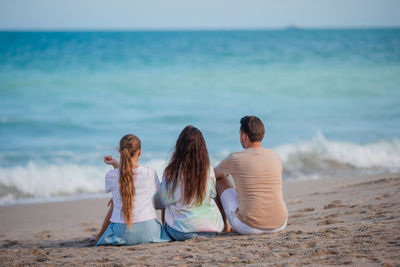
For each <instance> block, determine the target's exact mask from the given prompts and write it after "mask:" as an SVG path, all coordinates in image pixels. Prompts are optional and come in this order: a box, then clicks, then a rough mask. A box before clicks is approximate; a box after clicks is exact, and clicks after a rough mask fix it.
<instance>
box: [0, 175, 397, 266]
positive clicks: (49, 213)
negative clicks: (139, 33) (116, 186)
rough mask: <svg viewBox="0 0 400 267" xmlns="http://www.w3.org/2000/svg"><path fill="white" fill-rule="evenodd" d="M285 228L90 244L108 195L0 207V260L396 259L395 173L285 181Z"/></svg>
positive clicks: (387, 262) (378, 262)
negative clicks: (181, 239) (122, 244)
mask: <svg viewBox="0 0 400 267" xmlns="http://www.w3.org/2000/svg"><path fill="white" fill-rule="evenodd" d="M284 198H285V201H286V204H287V206H288V210H289V214H290V217H289V222H288V227H287V228H286V229H285V230H284V231H282V232H280V233H276V234H267V235H258V236H250V235H246V236H245V235H238V234H236V233H228V234H220V235H218V236H216V237H214V238H197V239H194V240H188V241H185V242H171V243H162V244H143V245H137V246H129V247H94V246H93V245H94V236H95V234H96V233H97V231H98V229H99V228H100V226H101V222H102V219H103V216H104V214H105V212H106V203H107V199H97V200H96V199H92V200H79V201H70V202H62V203H61V202H60V203H46V204H29V205H15V206H3V207H0V218H1V220H0V240H1V243H0V262H1V264H0V265H2V266H12V265H49V266H58V265H68V266H71V265H72V266H74V265H76V266H82V265H91V266H93V265H96V266H125V265H137V266H143V265H157V266H159V265H162V266H168V265H190V266H192V265H216V266H231V265H253V266H259V265H277V266H300V265H306V264H311V265H346V264H350V265H358V266H366V265H367V266H399V264H400V174H386V175H378V176H363V177H331V178H321V179H318V180H309V181H285V182H284Z"/></svg>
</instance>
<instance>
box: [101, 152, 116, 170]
mask: <svg viewBox="0 0 400 267" xmlns="http://www.w3.org/2000/svg"><path fill="white" fill-rule="evenodd" d="M104 163H105V164H109V165H112V166H113V167H114V169H117V168H118V166H119V163H118V160H116V159H113V157H112V156H110V155H107V156H105V157H104Z"/></svg>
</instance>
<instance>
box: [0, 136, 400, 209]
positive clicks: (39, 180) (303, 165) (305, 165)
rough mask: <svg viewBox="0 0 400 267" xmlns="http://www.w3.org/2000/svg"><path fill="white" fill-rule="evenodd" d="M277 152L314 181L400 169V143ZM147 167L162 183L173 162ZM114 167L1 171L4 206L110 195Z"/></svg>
mask: <svg viewBox="0 0 400 267" xmlns="http://www.w3.org/2000/svg"><path fill="white" fill-rule="evenodd" d="M273 149H274V150H275V151H276V152H277V153H278V154H279V155H280V157H281V160H282V164H283V168H284V174H285V178H294V179H300V178H304V177H306V178H307V179H313V178H315V177H319V176H320V175H321V174H322V175H335V174H338V173H339V174H340V173H343V172H348V171H350V172H354V171H361V172H362V171H365V170H379V171H400V153H399V151H400V140H392V141H382V142H377V143H369V144H364V145H360V144H355V143H349V142H339V141H329V140H326V138H325V137H324V136H323V135H322V134H318V135H317V136H316V137H315V138H313V139H311V140H309V141H304V142H298V143H295V144H286V145H281V146H278V147H275V148H273ZM222 154H224V155H222ZM225 154H228V152H227V151H224V153H222V152H221V153H219V154H217V157H213V156H212V159H211V162H212V165H213V166H215V165H216V164H218V163H219V161H220V159H222V158H223V157H224V156H226V155H225ZM158 156H159V155H158ZM216 158H217V159H216ZM141 164H143V165H148V166H151V167H152V168H154V169H155V170H156V171H157V173H158V176H159V179H161V178H162V174H163V171H164V168H165V166H166V165H167V161H166V159H165V158H164V159H160V158H153V159H151V160H146V161H143V162H141ZM109 169H110V166H106V165H104V164H99V165H79V164H72V163H66V164H44V163H37V162H30V163H29V164H27V165H25V166H14V167H0V205H6V204H14V203H26V202H47V201H60V199H61V201H62V200H64V199H71V198H72V199H74V198H89V197H91V196H98V195H99V194H104V175H105V173H106V172H107V170H109Z"/></svg>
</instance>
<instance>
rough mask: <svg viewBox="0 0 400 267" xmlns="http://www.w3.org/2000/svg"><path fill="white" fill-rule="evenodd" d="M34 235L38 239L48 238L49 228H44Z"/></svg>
mask: <svg viewBox="0 0 400 267" xmlns="http://www.w3.org/2000/svg"><path fill="white" fill-rule="evenodd" d="M35 237H36V238H38V239H40V240H45V239H49V238H50V237H51V235H50V231H49V230H44V231H42V232H41V233H39V234H37V235H35Z"/></svg>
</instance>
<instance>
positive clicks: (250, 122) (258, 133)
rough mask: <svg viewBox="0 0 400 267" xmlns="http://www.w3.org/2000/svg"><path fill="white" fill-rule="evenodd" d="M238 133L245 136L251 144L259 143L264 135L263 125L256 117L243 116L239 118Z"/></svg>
mask: <svg viewBox="0 0 400 267" xmlns="http://www.w3.org/2000/svg"><path fill="white" fill-rule="evenodd" d="M240 131H241V132H242V133H245V134H247V136H248V137H249V139H250V141H251V142H257V141H259V142H261V140H262V139H263V138H264V134H265V128H264V124H263V123H262V121H261V120H260V119H259V118H257V117H256V116H244V117H243V118H241V119H240Z"/></svg>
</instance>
